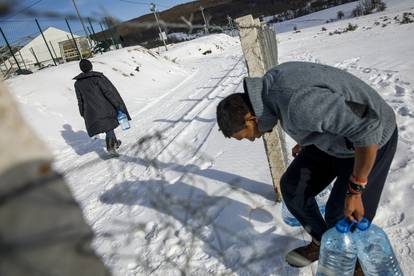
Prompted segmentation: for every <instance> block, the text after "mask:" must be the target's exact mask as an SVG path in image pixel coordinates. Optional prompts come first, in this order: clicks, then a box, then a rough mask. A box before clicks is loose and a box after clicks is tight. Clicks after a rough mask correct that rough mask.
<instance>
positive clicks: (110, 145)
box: [105, 129, 118, 150]
mask: <svg viewBox="0 0 414 276" xmlns="http://www.w3.org/2000/svg"><path fill="white" fill-rule="evenodd" d="M117 141H118V139H117V138H116V136H115V131H114V130H113V129H112V130H110V131H107V132H106V137H105V142H106V149H107V150H111V149H114V148H115V145H116V143H117Z"/></svg>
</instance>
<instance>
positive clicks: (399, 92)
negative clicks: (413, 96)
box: [395, 84, 406, 97]
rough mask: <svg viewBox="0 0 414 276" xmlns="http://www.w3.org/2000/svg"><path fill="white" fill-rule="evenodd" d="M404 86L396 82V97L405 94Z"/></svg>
mask: <svg viewBox="0 0 414 276" xmlns="http://www.w3.org/2000/svg"><path fill="white" fill-rule="evenodd" d="M405 90H406V89H405V88H404V87H402V86H400V85H398V84H396V85H395V94H396V95H397V96H398V97H402V96H404V95H405Z"/></svg>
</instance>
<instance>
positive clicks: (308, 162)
mask: <svg viewBox="0 0 414 276" xmlns="http://www.w3.org/2000/svg"><path fill="white" fill-rule="evenodd" d="M397 142H398V130H397V129H396V130H395V131H394V133H393V135H392V137H391V138H390V140H389V141H388V143H387V144H385V145H384V146H383V147H382V148H381V149H379V150H378V153H377V158H376V160H375V164H374V167H373V169H372V171H371V173H370V175H369V177H368V184H367V187H366V189H365V191H364V193H363V194H362V201H363V204H364V208H365V217H366V218H368V219H369V220H370V221H372V219H373V218H374V216H375V213H376V211H377V207H378V204H379V201H380V197H381V192H382V189H383V187H384V183H385V180H386V178H387V175H388V170H389V168H390V166H391V162H392V159H393V158H394V154H395V151H396V148H397ZM353 166H354V158H337V157H333V156H331V155H328V154H326V153H325V152H323V151H321V150H319V149H318V148H316V147H315V146H307V147H304V148H303V149H302V151H301V152H300V154H299V155H298V156H297V157H296V158H295V159H294V160H293V162H292V163H291V164H290V166H289V167H288V169H287V170H286V172H285V174H284V175H283V176H282V179H281V181H280V185H281V190H282V196H283V199H284V201H285V204H286V206H287V208H288V209H289V211H290V212H291V213H292V215H294V216H295V217H296V218H297V219H298V221H299V222H300V223H301V224H302V226H303V227H304V228H305V230H306V231H307V232H308V233H309V234H310V235H311V236H312V237H313V238H314V239H316V240H318V241H320V240H321V237H322V234H323V233H324V232H325V231H326V230H327V229H329V228H331V227H333V226H334V225H335V224H336V222H337V221H338V220H339V219H341V218H343V216H344V206H345V193H346V190H347V186H348V181H349V178H350V176H351V174H352V171H353ZM335 178H336V180H335V183H334V186H333V188H332V191H331V194H330V195H329V199H328V202H327V204H326V209H325V220H324V219H323V217H322V215H321V213H320V212H319V208H318V205H317V203H316V200H315V196H316V195H318V194H319V193H320V192H321V191H323V190H324V189H325V188H326V187H327V186H328V185H329V184H330V183H331V182H332V181H333V180H334V179H335Z"/></svg>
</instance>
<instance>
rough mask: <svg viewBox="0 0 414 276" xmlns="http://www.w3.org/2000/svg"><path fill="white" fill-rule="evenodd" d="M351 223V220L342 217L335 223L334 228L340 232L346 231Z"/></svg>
mask: <svg viewBox="0 0 414 276" xmlns="http://www.w3.org/2000/svg"><path fill="white" fill-rule="evenodd" d="M353 224H354V223H353V222H349V221H348V220H347V219H345V218H343V219H341V220H340V221H338V222H337V223H336V225H335V228H336V230H337V231H338V232H340V233H348V232H349V230H350V229H351V226H352V225H353Z"/></svg>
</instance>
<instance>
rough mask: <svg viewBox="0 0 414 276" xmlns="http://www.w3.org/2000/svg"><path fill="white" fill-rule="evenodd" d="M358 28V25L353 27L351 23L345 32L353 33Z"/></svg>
mask: <svg viewBox="0 0 414 276" xmlns="http://www.w3.org/2000/svg"><path fill="white" fill-rule="evenodd" d="M357 28H358V25H352V24H351V23H349V24H348V26H347V27H346V29H345V31H347V32H352V31H355V30H356V29H357Z"/></svg>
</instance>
